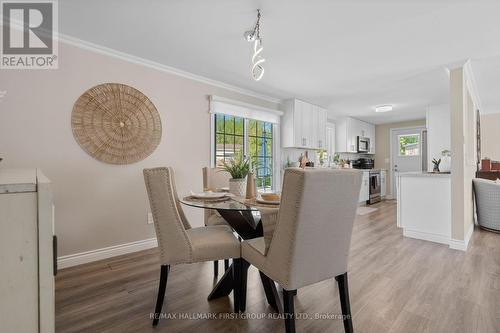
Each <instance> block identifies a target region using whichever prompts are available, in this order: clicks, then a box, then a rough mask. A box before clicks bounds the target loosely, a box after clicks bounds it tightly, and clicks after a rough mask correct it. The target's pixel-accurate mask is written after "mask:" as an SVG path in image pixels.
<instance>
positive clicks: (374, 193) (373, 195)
mask: <svg viewBox="0 0 500 333" xmlns="http://www.w3.org/2000/svg"><path fill="white" fill-rule="evenodd" d="M380 184H381V183H380V170H373V171H370V199H369V200H368V204H370V205H371V204H374V203H376V202H380V201H381V200H382V197H381V196H380Z"/></svg>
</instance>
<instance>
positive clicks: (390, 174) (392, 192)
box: [386, 125, 427, 199]
mask: <svg viewBox="0 0 500 333" xmlns="http://www.w3.org/2000/svg"><path fill="white" fill-rule="evenodd" d="M412 129H414V130H418V131H420V138H422V131H424V130H426V129H427V127H426V126H425V125H421V126H407V127H394V128H390V129H389V152H390V154H389V155H390V158H389V160H390V161H389V163H390V164H389V170H387V171H388V175H389V179H390V180H391V193H390V194H387V198H388V199H396V198H395V197H394V186H397V184H393V181H396V177H393V176H394V169H393V165H394V163H393V156H392V154H393V151H392V135H393V134H394V132H395V131H400V130H412ZM420 145H421V146H422V141H420ZM386 181H387V180H386Z"/></svg>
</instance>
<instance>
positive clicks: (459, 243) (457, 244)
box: [450, 223, 474, 251]
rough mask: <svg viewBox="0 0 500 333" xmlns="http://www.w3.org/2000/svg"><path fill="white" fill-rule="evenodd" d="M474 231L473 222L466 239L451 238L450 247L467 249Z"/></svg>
mask: <svg viewBox="0 0 500 333" xmlns="http://www.w3.org/2000/svg"><path fill="white" fill-rule="evenodd" d="M473 232H474V223H472V224H471V225H470V227H469V230H467V233H466V234H465V237H464V238H465V239H464V240H458V239H450V249H454V250H460V251H467V247H468V246H469V242H470V239H471V238H472V233H473Z"/></svg>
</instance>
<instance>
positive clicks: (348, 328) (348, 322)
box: [335, 273, 354, 333]
mask: <svg viewBox="0 0 500 333" xmlns="http://www.w3.org/2000/svg"><path fill="white" fill-rule="evenodd" d="M335 280H337V284H338V286H339V295H340V307H341V308H342V315H343V316H344V331H345V332H346V333H352V332H354V329H353V327H352V316H351V304H350V302H349V285H348V283H347V273H344V274H341V275H338V276H336V277H335Z"/></svg>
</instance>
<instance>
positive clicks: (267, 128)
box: [264, 123, 273, 138]
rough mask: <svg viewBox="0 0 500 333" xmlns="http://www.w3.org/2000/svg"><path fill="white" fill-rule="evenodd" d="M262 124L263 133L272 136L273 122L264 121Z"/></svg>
mask: <svg viewBox="0 0 500 333" xmlns="http://www.w3.org/2000/svg"><path fill="white" fill-rule="evenodd" d="M264 124H265V126H264V130H265V133H264V135H265V136H267V137H268V138H272V137H273V124H271V123H264Z"/></svg>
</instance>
